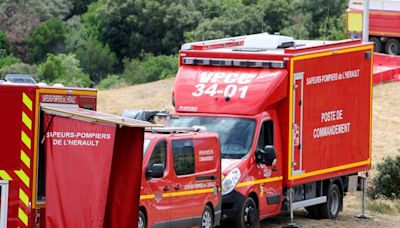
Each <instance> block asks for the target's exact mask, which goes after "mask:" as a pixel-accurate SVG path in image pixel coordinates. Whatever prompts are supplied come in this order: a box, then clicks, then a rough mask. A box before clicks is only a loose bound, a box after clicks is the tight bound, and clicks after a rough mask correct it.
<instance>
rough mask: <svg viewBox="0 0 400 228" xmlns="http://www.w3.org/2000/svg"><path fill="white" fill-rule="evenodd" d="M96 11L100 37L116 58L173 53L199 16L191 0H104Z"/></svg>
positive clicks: (195, 23)
mask: <svg viewBox="0 0 400 228" xmlns="http://www.w3.org/2000/svg"><path fill="white" fill-rule="evenodd" d="M97 12H98V17H99V21H100V26H99V28H100V38H101V40H102V41H104V42H106V43H108V44H109V45H110V48H111V50H113V51H114V52H115V53H116V54H117V56H118V57H119V59H122V58H123V57H129V58H131V57H137V56H139V55H140V53H142V52H145V53H146V52H151V53H153V54H155V55H158V54H171V53H175V52H176V50H177V49H178V47H179V46H180V44H181V42H180V41H181V40H182V38H183V34H184V31H190V30H192V29H193V28H195V26H196V25H197V23H198V21H199V20H200V18H201V14H200V12H198V11H197V10H196V9H195V6H194V4H193V2H192V1H191V0H189V1H178V2H177V1H173V0H161V1H158V0H146V1H144V0H127V1H125V0H124V1H122V0H118V1H115V0H108V1H107V2H106V4H105V5H104V6H102V7H100V8H99V9H98V10H97Z"/></svg>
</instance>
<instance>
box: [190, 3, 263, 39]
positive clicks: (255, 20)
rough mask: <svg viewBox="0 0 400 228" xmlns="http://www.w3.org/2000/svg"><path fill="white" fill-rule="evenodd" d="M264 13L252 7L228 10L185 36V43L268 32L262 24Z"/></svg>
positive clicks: (207, 20)
mask: <svg viewBox="0 0 400 228" xmlns="http://www.w3.org/2000/svg"><path fill="white" fill-rule="evenodd" d="M263 18H264V12H263V11H262V10H261V9H260V8H258V7H254V6H242V7H237V8H229V9H227V10H226V11H224V13H223V14H222V15H221V16H220V17H215V18H213V19H206V20H205V21H204V22H202V23H200V24H199V25H198V27H197V28H196V29H195V30H193V31H191V32H187V33H186V34H185V38H186V41H199V40H208V39H216V38H222V37H228V36H239V35H246V34H253V33H259V32H263V31H267V30H269V28H270V27H269V26H268V25H266V24H265V23H264V20H263Z"/></svg>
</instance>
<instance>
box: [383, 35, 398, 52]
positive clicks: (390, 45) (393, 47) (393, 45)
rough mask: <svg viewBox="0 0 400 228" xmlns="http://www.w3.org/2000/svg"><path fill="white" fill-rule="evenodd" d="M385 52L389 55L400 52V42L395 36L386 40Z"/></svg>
mask: <svg viewBox="0 0 400 228" xmlns="http://www.w3.org/2000/svg"><path fill="white" fill-rule="evenodd" d="M385 52H386V54H389V55H398V54H400V42H399V40H398V39H397V38H391V39H389V40H388V41H387V42H386V45H385Z"/></svg>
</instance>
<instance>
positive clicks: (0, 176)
mask: <svg viewBox="0 0 400 228" xmlns="http://www.w3.org/2000/svg"><path fill="white" fill-rule="evenodd" d="M0 180H12V178H11V177H10V175H8V173H7V172H6V171H4V170H0Z"/></svg>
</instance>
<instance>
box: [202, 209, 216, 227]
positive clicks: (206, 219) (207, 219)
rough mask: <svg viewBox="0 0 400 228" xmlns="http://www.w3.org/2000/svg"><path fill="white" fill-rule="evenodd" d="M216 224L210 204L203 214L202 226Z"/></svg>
mask: <svg viewBox="0 0 400 228" xmlns="http://www.w3.org/2000/svg"><path fill="white" fill-rule="evenodd" d="M213 225H214V216H213V214H212V210H211V208H210V207H209V206H206V208H204V211H203V215H202V216H201V224H200V227H201V228H212V227H213Z"/></svg>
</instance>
